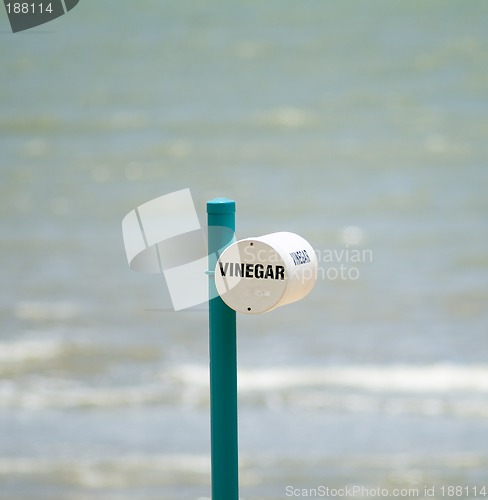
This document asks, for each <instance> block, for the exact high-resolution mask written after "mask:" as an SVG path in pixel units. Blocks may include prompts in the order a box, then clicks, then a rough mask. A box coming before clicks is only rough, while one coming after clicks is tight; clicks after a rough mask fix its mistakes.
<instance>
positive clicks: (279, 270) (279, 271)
mask: <svg viewBox="0 0 488 500" xmlns="http://www.w3.org/2000/svg"><path fill="white" fill-rule="evenodd" d="M275 279H280V280H284V279H285V268H284V267H283V266H276V277H275Z"/></svg>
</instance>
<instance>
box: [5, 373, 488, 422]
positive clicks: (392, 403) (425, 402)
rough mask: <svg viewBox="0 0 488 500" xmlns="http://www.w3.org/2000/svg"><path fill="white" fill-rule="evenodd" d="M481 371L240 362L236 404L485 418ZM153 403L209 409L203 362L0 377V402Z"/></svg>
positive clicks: (30, 405)
mask: <svg viewBox="0 0 488 500" xmlns="http://www.w3.org/2000/svg"><path fill="white" fill-rule="evenodd" d="M158 370H159V371H158ZM487 374H488V369H487V368H485V367H482V366H478V367H467V366H465V367H462V366H447V365H442V366H435V365H434V366H424V367H413V366H411V367H408V366H402V367H380V366H376V367H374V368H373V367H360V366H349V367H342V368H338V367H335V368H332V367H329V368H321V369H319V368H317V369H311V368H302V369H300V368H273V369H271V368H269V369H242V370H240V371H239V400H240V405H241V407H242V408H245V407H253V408H264V409H277V410H280V409H284V408H286V409H290V408H292V409H294V410H297V411H301V410H302V411H328V412H330V411H340V412H353V413H377V414H390V415H401V414H417V415H423V416H427V417H436V416H442V415H450V416H454V417H458V418H483V419H484V418H487V417H488V399H487V398H486V393H487V387H486V385H485V383H486V377H487ZM420 380H423V381H425V383H422V384H420ZM151 405H160V406H166V407H174V408H190V409H191V408H193V409H196V408H204V409H208V405H209V378H208V369H207V368H205V367H204V366H202V365H176V366H170V367H167V368H166V369H164V370H161V369H160V368H158V367H157V366H156V365H155V366H153V370H150V371H148V372H145V374H144V376H143V377H141V378H140V379H138V380H137V381H136V382H135V383H134V380H131V382H130V383H129V384H128V383H125V382H124V381H122V380H118V379H108V378H106V377H105V376H104V375H102V376H101V377H99V378H95V379H90V380H86V379H78V380H75V379H69V378H62V377H60V376H59V375H56V374H54V375H53V376H48V375H45V376H40V375H38V374H36V375H32V374H31V375H29V376H27V375H25V376H23V377H19V378H16V379H4V380H2V381H0V408H24V409H29V410H42V409H47V408H94V409H96V408H100V409H103V408H115V407H120V408H124V407H143V406H151Z"/></svg>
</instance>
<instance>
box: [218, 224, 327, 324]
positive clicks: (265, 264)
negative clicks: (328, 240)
mask: <svg viewBox="0 0 488 500" xmlns="http://www.w3.org/2000/svg"><path fill="white" fill-rule="evenodd" d="M316 279H317V256H316V255H315V252H314V250H313V248H312V247H311V245H310V244H309V243H308V242H307V241H306V240H304V239H303V238H302V237H301V236H298V235H297V234H294V233H288V232H279V233H271V234H267V235H265V236H259V237H257V238H246V239H244V240H240V241H237V242H235V243H233V244H232V245H230V246H228V247H227V248H226V249H225V250H224V251H223V252H222V255H221V256H220V258H219V260H218V261H217V265H216V266H215V285H216V288H217V291H218V293H219V295H220V296H221V297H222V299H223V300H224V302H225V303H226V304H227V305H228V306H229V307H230V308H232V309H234V310H235V311H238V312H242V313H246V314H260V313H264V312H268V311H271V310H273V309H275V308H277V307H280V306H284V305H285V304H290V303H292V302H296V301H298V300H301V299H303V298H304V297H305V296H306V295H307V294H308V293H309V292H310V291H311V290H312V288H313V287H314V285H315V281H316Z"/></svg>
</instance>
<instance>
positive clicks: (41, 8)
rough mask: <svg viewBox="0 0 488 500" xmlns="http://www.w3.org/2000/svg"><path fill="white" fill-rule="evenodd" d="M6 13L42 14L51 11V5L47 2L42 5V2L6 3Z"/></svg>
mask: <svg viewBox="0 0 488 500" xmlns="http://www.w3.org/2000/svg"><path fill="white" fill-rule="evenodd" d="M5 6H6V7H7V13H9V14H44V13H45V12H47V13H49V14H51V13H52V11H53V8H52V5H51V4H50V3H48V4H47V5H43V4H42V3H27V2H24V3H20V2H15V3H7V4H5Z"/></svg>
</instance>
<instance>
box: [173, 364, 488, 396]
mask: <svg viewBox="0 0 488 500" xmlns="http://www.w3.org/2000/svg"><path fill="white" fill-rule="evenodd" d="M173 375H174V376H175V377H177V378H181V379H182V380H184V381H186V382H187V383H191V384H197V385H199V384H200V385H201V384H206V383H207V382H206V380H208V369H207V368H206V367H203V366H196V365H186V366H181V367H179V368H177V369H176V370H174V372H173ZM293 387H324V388H325V387H346V388H356V389H362V390H367V391H382V392H384V391H387V392H389V391H391V392H405V393H449V392H452V391H460V392H475V393H487V392H488V366H486V365H472V366H468V365H454V364H435V365H424V366H414V365H391V366H380V365H364V366H360V365H358V366H337V367H332V366H331V367H324V368H305V367H276V368H256V369H246V368H243V369H241V370H239V390H240V391H244V392H248V391H269V390H276V389H286V388H293Z"/></svg>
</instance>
